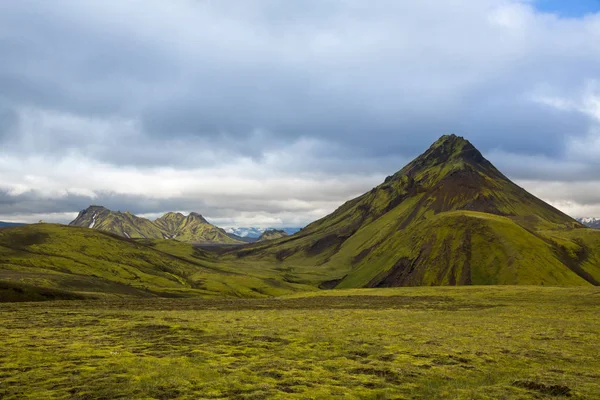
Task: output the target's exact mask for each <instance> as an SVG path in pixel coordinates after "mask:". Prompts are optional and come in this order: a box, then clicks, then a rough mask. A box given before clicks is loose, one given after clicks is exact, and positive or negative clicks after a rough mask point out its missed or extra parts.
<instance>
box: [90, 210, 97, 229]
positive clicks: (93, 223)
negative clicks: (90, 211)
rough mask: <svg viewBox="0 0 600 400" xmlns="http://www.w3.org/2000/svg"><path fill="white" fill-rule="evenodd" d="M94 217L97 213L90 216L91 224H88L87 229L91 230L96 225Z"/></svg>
mask: <svg viewBox="0 0 600 400" xmlns="http://www.w3.org/2000/svg"><path fill="white" fill-rule="evenodd" d="M96 215H98V213H94V215H93V216H92V222H91V223H90V226H88V228H90V229H91V228H93V227H94V225H96Z"/></svg>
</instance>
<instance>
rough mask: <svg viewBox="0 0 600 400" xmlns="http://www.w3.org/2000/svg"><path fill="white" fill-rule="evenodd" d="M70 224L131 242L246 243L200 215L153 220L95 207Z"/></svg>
mask: <svg viewBox="0 0 600 400" xmlns="http://www.w3.org/2000/svg"><path fill="white" fill-rule="evenodd" d="M69 225H71V226H80V227H86V228H92V229H98V230H103V231H106V232H111V233H114V234H117V235H120V236H123V237H126V238H128V239H176V240H179V241H184V242H187V243H196V244H207V243H208V244H215V243H216V244H239V243H242V242H240V241H239V240H236V239H234V238H232V237H230V236H229V235H227V233H226V232H225V231H224V230H223V229H221V228H219V227H217V226H215V225H212V224H210V223H209V222H208V221H207V220H206V219H205V218H204V217H203V216H202V215H200V214H198V213H196V212H191V213H190V214H189V215H187V216H186V215H183V214H181V213H176V212H168V213H166V214H164V215H163V216H161V217H159V218H157V219H156V220H154V221H151V220H149V219H146V218H142V217H138V216H136V215H134V214H131V213H130V212H128V211H126V212H120V211H112V210H109V209H107V208H106V207H103V206H98V205H91V206H89V207H88V208H86V209H85V210H82V211H80V212H79V214H78V215H77V217H76V218H75V219H74V220H73V221H71V222H70V223H69Z"/></svg>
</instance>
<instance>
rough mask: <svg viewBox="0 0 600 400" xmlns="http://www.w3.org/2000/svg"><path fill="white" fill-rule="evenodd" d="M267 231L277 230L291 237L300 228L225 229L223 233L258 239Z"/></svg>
mask: <svg viewBox="0 0 600 400" xmlns="http://www.w3.org/2000/svg"><path fill="white" fill-rule="evenodd" d="M269 229H278V230H281V231H284V232H285V233H287V234H288V235H293V234H294V233H296V232H298V231H299V230H300V229H301V228H266V229H265V228H255V227H250V228H226V229H225V231H226V232H227V233H230V234H233V235H236V236H238V237H242V238H254V239H258V238H259V237H260V235H262V233H263V232H264V231H266V230H269Z"/></svg>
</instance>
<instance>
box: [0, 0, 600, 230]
mask: <svg viewBox="0 0 600 400" xmlns="http://www.w3.org/2000/svg"><path fill="white" fill-rule="evenodd" d="M598 43H600V14H587V15H585V16H583V17H580V18H564V17H561V16H560V15H558V14H553V13H548V12H542V11H539V10H538V9H536V4H535V3H534V2H529V1H516V0H514V1H513V0H477V1H475V0H458V1H454V2H442V1H434V0H425V1H420V2H397V1H393V0H382V1H378V2H376V3H374V4H367V3H364V2H360V1H356V0H328V1H320V0H319V1H317V0H308V1H305V2H303V3H302V6H300V5H296V4H292V3H289V2H279V1H275V0H266V1H265V0H244V1H242V0H234V1H229V2H209V1H196V0H174V1H170V2H163V1H158V0H145V1H141V0H133V1H127V2H119V1H110V2H108V3H107V2H105V1H100V0H89V1H86V2H81V1H76V0H56V1H53V2H44V3H40V2H36V1H33V0H23V1H19V2H3V3H2V4H0V58H1V59H2V63H0V88H2V90H1V91H0V146H1V149H2V151H1V152H0V188H2V189H3V190H4V198H5V199H6V201H7V202H8V203H10V204H12V205H10V206H8V205H7V206H4V205H0V218H9V217H11V216H15V215H19V216H21V217H23V216H28V215H31V218H36V217H35V214H36V213H53V212H54V213H59V214H56V215H63V214H60V213H72V212H76V211H77V210H78V209H80V208H83V207H85V206H86V205H87V204H88V203H92V202H93V203H104V204H105V205H107V206H108V205H111V207H113V208H116V209H130V210H131V211H134V212H139V213H149V214H152V213H158V212H162V211H168V210H171V209H174V210H188V211H198V212H201V213H203V214H205V215H207V216H208V217H212V218H214V219H215V220H216V221H217V220H218V221H220V222H222V223H228V224H236V221H240V223H250V222H253V223H257V224H258V223H261V221H263V222H264V223H265V224H268V223H272V222H275V221H281V224H283V225H289V224H291V223H292V222H293V223H294V224H296V223H297V224H305V223H307V222H309V221H310V220H313V219H316V218H318V217H320V216H322V215H324V214H325V213H327V212H329V211H331V210H333V209H334V208H335V206H336V205H337V204H340V203H341V202H343V201H344V200H346V199H347V198H349V197H351V196H354V195H356V194H360V193H361V192H364V191H366V190H369V189H370V188H371V187H372V186H374V185H375V184H377V183H378V182H379V179H381V178H382V177H384V176H386V175H389V174H391V173H393V172H394V171H396V170H398V169H400V168H401V167H402V166H403V165H404V164H405V163H406V162H407V161H409V160H410V158H412V157H414V156H416V155H417V154H418V153H420V152H421V151H423V150H424V149H425V148H426V147H427V146H428V145H429V144H430V143H431V142H433V141H434V140H435V139H436V138H437V137H438V136H440V135H441V134H444V133H448V132H454V133H457V134H461V135H463V136H465V137H467V138H469V139H470V140H471V141H472V142H473V143H474V144H475V145H476V146H477V147H478V148H480V150H482V151H483V152H484V154H486V155H488V157H489V158H490V159H491V161H492V162H494V163H497V164H498V167H500V168H501V169H502V170H503V171H505V172H506V173H507V174H508V175H509V176H510V177H513V178H515V179H517V180H519V181H523V182H525V183H526V184H525V187H526V188H528V189H529V188H531V189H532V190H534V189H535V190H538V191H539V193H541V194H542V197H544V196H546V194H547V193H550V190H549V189H550V188H554V189H556V187H555V186H552V185H556V184H562V183H569V182H573V181H578V182H583V181H589V182H600V176H599V174H598V172H597V171H598V170H599V169H598V168H597V164H598V161H597V160H598V159H599V158H598V157H597V154H598V151H600V100H599V99H600V90H599V84H598V82H600V76H599V75H600V74H599V72H598V71H600V49H599V48H598ZM531 182H536V183H535V184H533V183H531ZM528 184H531V187H528V186H527V185H528ZM540 185H541V186H540ZM544 185H546V186H544ZM542 186H543V187H545V188H546V189H543V188H542ZM561 187H562V186H561ZM596 187H600V185H596V186H594V185H593V184H590V185H585V186H581V187H578V189H581V190H582V191H584V192H585V193H584V194H582V195H579V193H578V194H577V195H566V196H563V197H564V199H562V200H560V201H570V202H573V204H580V203H579V202H583V201H584V200H583V199H584V198H585V199H587V198H588V197H589V198H590V199H595V198H597V196H596V194H597V193H600V189H596ZM565 190H566V189H565ZM545 198H547V199H548V200H551V198H550V197H545ZM557 201H558V200H557ZM585 201H588V200H585ZM594 201H595V200H594ZM8 203H7V204H8ZM0 204H4V203H0ZM581 204H583V203H581ZM598 204H600V201H598ZM572 209H575V208H572ZM582 212H583V211H582ZM64 215H66V214H64ZM28 218H29V217H28Z"/></svg>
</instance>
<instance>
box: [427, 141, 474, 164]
mask: <svg viewBox="0 0 600 400" xmlns="http://www.w3.org/2000/svg"><path fill="white" fill-rule="evenodd" d="M423 156H424V157H425V158H436V159H437V161H439V162H447V161H452V160H463V161H468V162H470V163H480V162H483V161H484V160H485V158H483V156H482V155H481V153H480V152H479V150H477V149H476V148H475V146H473V145H472V144H471V142H469V141H468V140H467V139H465V138H463V137H462V136H456V135H455V134H450V135H444V136H442V137H440V138H439V139H438V140H436V141H435V142H434V143H433V144H432V145H431V146H430V147H429V149H428V150H427V151H426V152H425V153H424V154H423Z"/></svg>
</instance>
